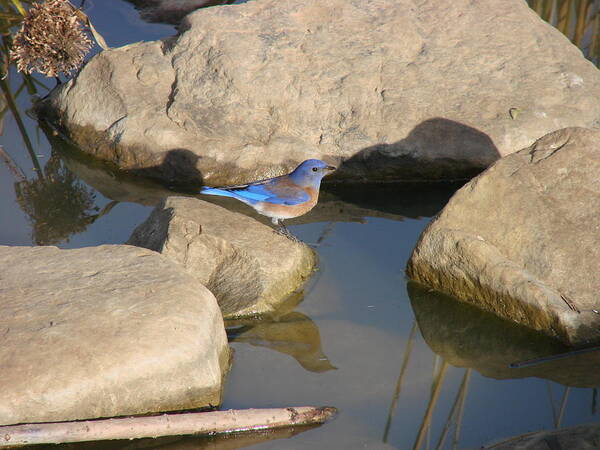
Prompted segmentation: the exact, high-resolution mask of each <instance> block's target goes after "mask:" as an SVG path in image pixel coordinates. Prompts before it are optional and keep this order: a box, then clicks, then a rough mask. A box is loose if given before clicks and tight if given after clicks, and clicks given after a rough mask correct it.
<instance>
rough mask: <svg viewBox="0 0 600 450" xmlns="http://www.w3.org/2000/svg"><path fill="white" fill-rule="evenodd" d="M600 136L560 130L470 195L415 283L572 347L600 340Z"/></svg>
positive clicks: (467, 191) (426, 250)
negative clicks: (599, 292) (599, 175)
mask: <svg viewBox="0 0 600 450" xmlns="http://www.w3.org/2000/svg"><path fill="white" fill-rule="evenodd" d="M599 172H600V132H598V131H593V130H589V129H583V128H567V129H563V130H559V131H556V132H554V133H551V134H549V135H547V136H544V137H543V138H542V139H540V140H539V141H537V142H536V143H534V144H533V145H532V146H531V147H528V148H525V149H523V150H521V151H519V152H517V153H515V154H512V155H510V156H507V157H505V158H503V159H501V160H500V161H498V162H497V163H496V164H494V165H493V166H492V167H490V168H489V169H488V170H486V171H485V172H484V173H482V174H481V175H479V176H478V177H477V178H475V179H473V180H472V181H471V182H469V183H467V184H466V185H465V186H464V187H462V188H461V189H460V190H459V191H457V193H456V194H455V195H454V196H453V197H452V199H451V200H450V202H449V203H448V205H447V206H446V207H445V208H444V209H443V210H442V212H441V213H440V214H439V215H438V217H437V218H436V219H435V220H434V221H433V222H432V223H431V224H430V225H429V226H428V227H427V228H426V229H425V231H424V232H423V234H422V235H421V238H420V239H419V241H418V243H417V246H416V248H415V250H414V251H413V253H412V255H411V258H410V260H409V263H408V267H407V275H408V276H409V277H410V278H412V279H414V280H416V281H419V282H421V283H423V284H426V285H428V286H432V287H434V288H435V289H438V290H440V291H443V292H447V293H449V294H451V295H453V296H455V297H458V298H459V299H462V300H464V301H467V302H470V303H472V304H474V305H477V306H478V307H480V308H483V309H485V310H488V311H491V312H493V313H495V314H497V315H499V316H501V317H504V318H507V319H510V320H512V321H515V322H518V323H521V324H523V325H526V326H528V327H530V328H533V329H535V330H539V331H542V332H544V333H546V334H549V335H551V336H555V337H558V338H560V339H561V340H563V341H564V342H565V343H568V344H572V345H582V344H587V343H591V342H598V341H600V315H599V314H598V313H597V312H596V311H598V310H600V300H599V299H598V295H597V293H598V290H599V289H600V276H599V274H600V245H599V244H600V178H599V177H598V173H599Z"/></svg>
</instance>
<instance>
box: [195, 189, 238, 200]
mask: <svg viewBox="0 0 600 450" xmlns="http://www.w3.org/2000/svg"><path fill="white" fill-rule="evenodd" d="M200 193H201V194H207V195H220V196H221V197H234V198H235V195H233V194H232V193H231V192H229V191H225V190H223V189H218V188H212V187H203V188H200Z"/></svg>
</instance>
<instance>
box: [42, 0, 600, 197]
mask: <svg viewBox="0 0 600 450" xmlns="http://www.w3.org/2000/svg"><path fill="white" fill-rule="evenodd" d="M491 24H493V25H491ZM40 113H41V114H42V115H45V116H48V117H51V118H54V120H57V121H58V122H60V123H62V125H63V126H64V127H65V128H66V129H67V130H68V131H69V133H70V135H71V136H72V137H73V139H74V140H75V141H76V142H77V143H78V144H79V145H80V146H81V147H82V148H83V149H84V151H86V152H88V153H90V154H92V155H94V156H96V157H98V158H101V159H103V160H106V161H111V162H113V163H115V164H117V165H118V166H119V167H121V168H123V169H128V170H143V171H145V173H146V174H148V175H152V176H155V177H159V178H162V179H167V180H177V181H185V180H187V181H195V182H198V181H204V182H205V183H207V184H211V185H223V184H232V183H237V182H243V181H249V180H253V179H260V178H265V177H269V176H274V175H279V174H281V173H283V172H285V171H289V170H291V169H292V168H294V167H295V166H296V164H297V163H298V162H300V161H302V160H304V159H307V158H309V157H319V158H321V159H325V160H327V161H328V162H333V163H341V164H340V166H341V167H340V170H339V171H338V173H337V174H336V175H334V177H337V179H338V180H348V181H369V180H371V181H373V180H375V181H381V180H401V179H402V180H406V179H450V178H460V177H463V178H464V177H471V176H473V175H474V174H476V173H478V172H479V171H481V170H482V169H483V168H485V167H487V166H488V165H490V164H491V163H492V162H493V161H495V160H496V159H498V158H499V157H500V156H503V155H506V154H509V153H511V152H513V151H515V149H518V148H522V147H524V146H526V145H530V144H531V143H532V142H533V141H534V140H535V139H537V138H539V137H541V136H543V135H544V134H547V133H548V132H551V131H554V130H556V129H557V128H562V127H567V126H586V127H599V126H600V124H599V117H600V72H598V70H597V69H596V68H595V67H594V66H593V65H592V63H591V62H589V61H587V60H585V59H584V58H583V56H582V55H581V52H580V51H579V50H578V49H577V48H576V47H575V46H573V45H572V44H571V43H570V42H569V41H568V39H567V38H566V37H564V36H563V35H562V34H561V33H560V32H559V31H557V30H556V29H554V28H552V27H551V26H550V25H548V24H547V23H545V22H543V21H542V20H541V19H540V18H539V17H538V16H537V15H536V14H535V12H533V11H532V10H530V9H529V8H528V6H527V4H526V3H525V2H523V1H521V0H507V1H504V2H496V1H494V0H482V1H478V2H472V1H469V0H460V1H456V2H452V3H449V4H448V3H440V2H434V1H422V2H418V3H417V4H415V2H413V1H409V0H369V1H361V2H358V1H353V2H350V1H347V0H331V1H329V2H325V3H324V2H322V1H319V0H308V1H303V2H298V1H293V0H254V1H250V2H248V3H245V4H242V5H229V6H216V7H211V8H206V9H202V10H198V11H196V12H194V13H192V14H190V15H189V16H187V18H186V19H185V20H184V22H183V24H182V27H181V33H180V34H179V35H178V36H176V37H173V38H169V39H166V40H164V41H162V42H148V43H138V44H132V45H128V46H126V47H122V48H117V49H112V50H109V51H104V52H102V53H100V54H99V55H97V56H95V57H94V58H92V60H91V61H90V62H89V63H88V64H87V65H86V66H85V67H84V68H83V70H82V71H81V72H80V73H79V74H78V76H77V77H76V78H75V79H73V80H70V81H69V82H68V83H65V84H64V85H62V86H61V87H59V88H57V89H56V90H55V91H54V92H53V93H52V95H51V96H50V98H49V100H48V101H47V102H46V103H45V104H44V106H42V107H41V111H40Z"/></svg>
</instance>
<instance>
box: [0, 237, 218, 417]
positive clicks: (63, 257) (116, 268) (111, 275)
mask: <svg viewBox="0 0 600 450" xmlns="http://www.w3.org/2000/svg"><path fill="white" fill-rule="evenodd" d="M0 274H1V275H0V277H1V279H2V288H1V289H0V330H1V331H0V333H1V335H2V345H1V346H0V391H1V392H2V401H1V402H0V424H1V425H6V424H14V423H23V422H24V423H30V422H54V421H64V420H78V419H91V418H97V417H111V416H123V415H130V414H146V413H151V412H159V411H169V410H181V409H187V408H199V407H207V406H211V405H218V404H219V403H220V401H221V389H222V378H223V376H224V373H225V371H226V370H227V368H228V361H229V350H228V345H227V337H226V334H225V329H224V326H223V319H222V317H221V312H220V311H219V308H218V306H217V302H216V301H215V298H214V296H213V295H212V294H211V293H210V292H209V291H208V290H207V289H206V288H205V287H204V286H202V284H200V283H199V282H198V281H197V280H195V279H194V278H193V277H191V276H189V275H187V274H185V273H183V271H182V270H181V269H179V268H178V267H177V266H176V265H175V264H173V263H172V262H170V261H169V260H168V259H167V258H165V257H163V256H161V255H158V254H156V253H155V252H151V251H148V250H146V249H141V248H137V247H130V246H124V245H104V246H100V247H90V248H82V249H77V250H60V249H58V248H56V247H4V246H2V247H0Z"/></svg>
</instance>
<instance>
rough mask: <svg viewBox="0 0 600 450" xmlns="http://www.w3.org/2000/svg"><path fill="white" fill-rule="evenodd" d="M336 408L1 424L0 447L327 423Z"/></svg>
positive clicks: (213, 412)
mask: <svg viewBox="0 0 600 450" xmlns="http://www.w3.org/2000/svg"><path fill="white" fill-rule="evenodd" d="M336 412H337V410H336V409H335V408H333V407H327V406H326V407H320V408H316V407H311V406H300V407H294V408H272V409H245V410H233V409H232V410H229V411H211V412H200V413H198V412H196V413H182V414H163V415H160V416H143V417H125V418H117V419H99V420H86V421H81V422H53V423H36V424H27V425H9V426H0V447H9V446H17V445H29V444H60V443H64V442H84V441H97V440H108V439H139V438H147V437H159V436H174V435H184V434H209V433H210V434H213V433H232V432H240V431H255V430H268V429H273V428H283V427H290V426H298V425H311V424H319V423H324V422H325V421H327V420H328V419H329V418H331V417H333V416H334V415H335V414H336Z"/></svg>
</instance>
